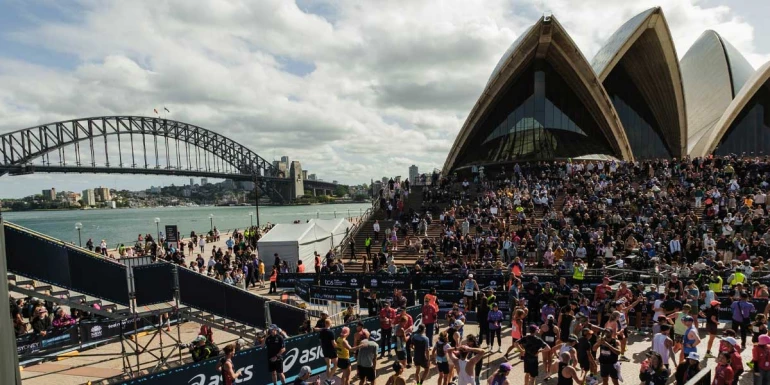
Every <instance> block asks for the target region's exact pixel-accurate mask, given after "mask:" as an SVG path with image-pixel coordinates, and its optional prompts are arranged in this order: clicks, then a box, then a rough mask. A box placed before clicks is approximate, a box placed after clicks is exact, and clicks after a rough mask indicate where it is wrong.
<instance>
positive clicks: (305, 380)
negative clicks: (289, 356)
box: [294, 365, 321, 385]
mask: <svg viewBox="0 0 770 385" xmlns="http://www.w3.org/2000/svg"><path fill="white" fill-rule="evenodd" d="M312 374H313V371H312V370H311V369H310V367H309V366H307V365H305V366H303V367H301V368H300V369H299V374H298V375H297V381H296V382H294V385H320V384H321V379H320V378H316V379H315V381H310V376H311V375H312Z"/></svg>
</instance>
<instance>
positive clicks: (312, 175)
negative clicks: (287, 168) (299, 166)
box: [307, 174, 318, 180]
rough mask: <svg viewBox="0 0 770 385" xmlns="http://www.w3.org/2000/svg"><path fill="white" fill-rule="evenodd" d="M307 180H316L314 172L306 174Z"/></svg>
mask: <svg viewBox="0 0 770 385" xmlns="http://www.w3.org/2000/svg"><path fill="white" fill-rule="evenodd" d="M307 180H318V177H317V176H316V175H315V174H310V175H308V176H307Z"/></svg>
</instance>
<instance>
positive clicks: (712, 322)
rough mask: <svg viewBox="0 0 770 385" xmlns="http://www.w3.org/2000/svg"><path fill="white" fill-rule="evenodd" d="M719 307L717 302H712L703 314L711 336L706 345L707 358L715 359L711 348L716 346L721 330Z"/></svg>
mask: <svg viewBox="0 0 770 385" xmlns="http://www.w3.org/2000/svg"><path fill="white" fill-rule="evenodd" d="M719 305H720V302H719V301H717V300H714V301H711V306H710V307H708V308H707V309H706V310H705V311H702V312H701V316H702V317H703V318H705V319H706V332H708V334H709V340H708V342H707V344H706V358H713V357H714V355H713V354H712V353H711V347H712V346H714V339H716V336H717V332H718V328H719Z"/></svg>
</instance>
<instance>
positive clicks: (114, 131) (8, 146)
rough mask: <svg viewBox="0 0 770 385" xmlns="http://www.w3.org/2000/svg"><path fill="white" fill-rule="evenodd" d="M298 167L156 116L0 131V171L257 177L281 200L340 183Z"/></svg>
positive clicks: (259, 185) (260, 187)
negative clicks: (304, 174)
mask: <svg viewBox="0 0 770 385" xmlns="http://www.w3.org/2000/svg"><path fill="white" fill-rule="evenodd" d="M297 167H299V165H298V164H297V165H294V164H292V165H291V167H289V168H288V169H287V170H279V169H278V168H276V167H275V166H274V165H273V164H272V163H271V162H269V161H267V160H265V159H264V158H263V157H261V156H259V155H258V154H257V153H256V152H254V151H252V150H250V149H249V148H247V147H245V146H243V145H241V144H240V143H238V142H237V141H235V140H233V139H230V138H228V137H225V136H223V135H220V134H217V133H216V132H214V131H211V130H207V129H205V128H202V127H198V126H195V125H192V124H189V123H183V122H179V121H175V120H169V119H162V118H157V117H144V116H101V117H93V118H82V119H73V120H67V121H61V122H54V123H48V124H42V125H39V126H35V127H30V128H25V129H22V130H18V131H13V132H9V133H6V134H3V135H0V176H3V175H5V174H8V175H25V174H31V173H41V172H42V173H91V174H145V175H169V176H190V177H192V176H197V177H207V178H222V179H232V180H237V181H251V182H254V184H255V191H256V193H257V194H263V195H262V196H267V197H269V198H270V200H271V201H272V202H274V203H279V204H283V203H290V202H291V201H293V200H294V199H295V198H296V197H298V196H301V195H303V194H304V192H305V190H310V191H312V192H313V193H314V194H326V195H331V192H332V191H334V189H335V187H337V185H336V184H333V183H328V182H323V181H316V180H304V179H303V178H302V171H301V169H297ZM258 196H259V195H258Z"/></svg>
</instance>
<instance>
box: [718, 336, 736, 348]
mask: <svg viewBox="0 0 770 385" xmlns="http://www.w3.org/2000/svg"><path fill="white" fill-rule="evenodd" d="M720 340H722V341H724V342H727V343H728V344H730V345H732V346H735V345H738V340H736V339H735V338H733V337H724V338H720Z"/></svg>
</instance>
